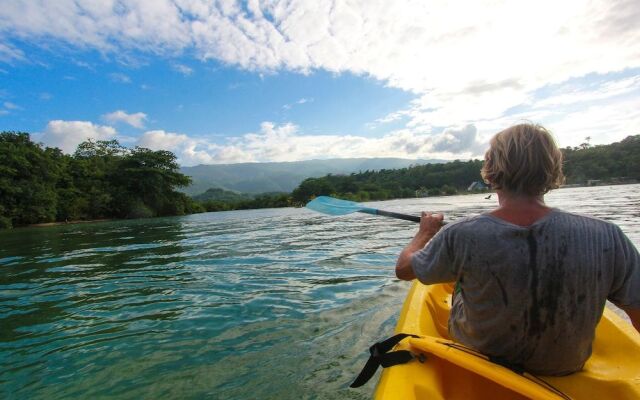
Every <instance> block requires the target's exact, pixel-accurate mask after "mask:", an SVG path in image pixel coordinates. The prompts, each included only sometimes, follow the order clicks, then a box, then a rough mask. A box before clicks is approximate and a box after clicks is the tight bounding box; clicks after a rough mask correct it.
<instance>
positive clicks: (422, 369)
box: [376, 281, 640, 400]
mask: <svg viewBox="0 0 640 400" xmlns="http://www.w3.org/2000/svg"><path fill="white" fill-rule="evenodd" d="M451 291H452V286H451V285H444V284H440V285H429V286H426V285H423V284H421V283H419V282H417V281H415V282H414V283H413V286H412V287H411V290H410V292H409V294H408V295H407V300H406V301H405V304H404V306H403V308H402V312H401V315H400V318H399V320H398V324H397V326H396V333H400V332H402V333H412V334H416V335H420V336H421V337H422V338H420V339H413V338H408V339H405V340H403V341H402V342H400V343H399V344H398V346H397V347H396V349H397V350H400V349H406V350H410V351H412V352H413V353H420V354H424V355H425V356H426V360H425V361H424V362H423V363H420V362H418V361H417V360H413V361H410V362H409V363H407V364H402V365H396V366H393V367H390V368H386V369H384V371H383V373H382V376H381V378H380V381H379V383H378V387H377V389H376V399H385V400H386V399H429V400H432V399H433V400H438V399H495V400H501V399H505V400H506V399H514V400H516V399H548V400H557V399H567V398H570V399H574V400H578V399H597V398H615V399H639V398H640V362H639V361H638V357H639V356H640V335H638V333H637V332H635V329H634V328H633V326H632V325H631V324H630V323H628V322H626V321H624V320H623V319H622V318H620V317H619V316H617V315H616V314H615V313H614V312H612V311H611V310H608V309H605V312H604V315H603V317H602V319H601V321H600V323H599V325H598V327H597V330H596V339H595V341H594V343H593V353H592V355H591V358H589V360H588V361H587V363H586V364H585V367H584V369H583V370H582V371H580V372H577V373H575V374H572V375H569V376H565V377H549V376H544V377H540V379H541V380H538V379H537V378H536V377H533V376H531V375H528V374H525V376H522V375H519V374H517V373H515V372H513V371H511V370H509V369H507V368H504V367H502V366H499V365H497V364H494V363H492V362H490V361H488V360H486V359H485V358H484V357H483V356H481V355H479V354H477V353H476V354H473V353H474V352H473V351H470V350H469V349H467V348H464V347H463V346H460V345H457V344H455V343H454V342H452V341H451V340H450V338H449V333H448V328H447V325H448V318H449V310H450V307H451Z"/></svg>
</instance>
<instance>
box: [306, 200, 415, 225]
mask: <svg viewBox="0 0 640 400" xmlns="http://www.w3.org/2000/svg"><path fill="white" fill-rule="evenodd" d="M307 208H309V209H311V210H313V211H317V212H320V213H323V214H327V215H346V214H351V213H354V212H361V213H365V214H371V215H382V216H385V217H391V218H397V219H404V220H407V221H413V222H420V217H416V216H414V215H407V214H400V213H395V212H391V211H383V210H378V209H375V208H370V207H365V206H363V205H361V204H358V203H356V202H353V201H349V200H341V199H336V198H334V197H329V196H318V197H316V198H315V199H313V200H311V201H310V202H308V203H307Z"/></svg>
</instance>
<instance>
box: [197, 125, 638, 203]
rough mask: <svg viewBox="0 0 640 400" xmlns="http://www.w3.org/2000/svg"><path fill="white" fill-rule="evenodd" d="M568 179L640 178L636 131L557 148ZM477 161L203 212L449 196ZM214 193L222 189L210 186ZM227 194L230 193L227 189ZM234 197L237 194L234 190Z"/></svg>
mask: <svg viewBox="0 0 640 400" xmlns="http://www.w3.org/2000/svg"><path fill="white" fill-rule="evenodd" d="M562 152H563V154H564V159H565V163H564V172H565V175H566V177H567V183H568V184H581V185H584V184H588V183H589V181H593V180H600V181H602V182H603V183H616V182H619V183H622V182H633V181H638V180H640V135H636V136H629V137H627V138H626V139H624V140H623V141H622V142H619V143H612V144H610V145H600V146H590V145H589V143H588V142H586V143H584V144H582V145H581V146H579V147H575V148H570V147H569V148H566V149H562ZM481 167H482V161H479V160H471V161H453V162H450V163H444V164H443V163H437V164H427V165H418V166H413V167H408V168H400V169H383V170H380V171H377V172H374V171H365V172H360V173H352V174H349V175H332V174H329V175H326V176H324V177H321V178H308V179H306V180H304V181H303V182H302V183H301V184H300V185H299V186H298V187H297V188H296V189H295V190H294V191H293V192H292V193H291V195H290V196H286V195H284V194H278V195H263V196H261V197H259V198H256V199H254V200H252V201H248V200H242V199H231V200H228V201H225V200H223V199H222V198H220V197H218V198H216V199H215V200H211V199H210V200H208V201H207V202H205V203H204V206H205V208H206V209H207V210H208V211H218V210H233V209H245V208H264V207H287V206H290V205H298V206H300V205H304V204H305V203H306V202H307V201H309V200H311V199H312V198H314V197H316V196H320V195H331V196H336V197H340V198H343V199H350V200H355V201H367V200H385V199H392V198H406V197H416V196H438V195H451V194H456V193H460V192H466V191H467V188H468V187H469V186H470V184H471V183H473V182H479V181H481V180H482V179H481V177H480V168H481ZM214 192H215V193H217V194H219V195H220V194H222V193H224V192H225V191H223V190H222V189H215V190H214ZM226 193H227V194H228V193H230V192H226ZM236 196H238V195H237V194H236Z"/></svg>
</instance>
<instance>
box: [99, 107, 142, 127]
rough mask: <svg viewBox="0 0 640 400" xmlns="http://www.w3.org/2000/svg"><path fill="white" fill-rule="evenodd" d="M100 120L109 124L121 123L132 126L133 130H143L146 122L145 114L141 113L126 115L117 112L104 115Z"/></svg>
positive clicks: (122, 112)
mask: <svg viewBox="0 0 640 400" xmlns="http://www.w3.org/2000/svg"><path fill="white" fill-rule="evenodd" d="M102 119H104V120H105V121H107V122H109V123H111V124H116V123H118V122H123V123H125V124H128V125H131V126H133V127H134V128H138V129H143V128H144V121H146V120H147V114H145V113H143V112H137V113H133V114H127V112H126V111H123V110H117V111H114V112H111V113H108V114H104V115H103V116H102Z"/></svg>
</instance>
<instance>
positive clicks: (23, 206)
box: [0, 132, 640, 228]
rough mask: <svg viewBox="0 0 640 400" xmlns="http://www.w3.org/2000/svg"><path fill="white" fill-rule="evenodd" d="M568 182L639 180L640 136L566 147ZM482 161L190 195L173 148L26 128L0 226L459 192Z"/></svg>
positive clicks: (14, 135)
mask: <svg viewBox="0 0 640 400" xmlns="http://www.w3.org/2000/svg"><path fill="white" fill-rule="evenodd" d="M562 152H563V155H564V172H565V175H566V178H567V183H568V184H585V183H587V182H588V181H589V180H601V181H605V182H615V181H626V182H632V181H638V180H640V135H635V136H629V137H627V138H626V139H624V140H622V141H621V142H618V143H612V144H609V145H599V146H591V145H590V144H589V143H588V140H587V142H585V143H583V144H582V145H580V146H578V147H567V148H564V149H562ZM481 167H482V161H480V160H470V161H453V162H449V163H442V164H426V165H418V166H412V167H408V168H400V169H383V170H380V171H363V172H359V173H352V174H349V175H331V174H329V175H326V176H323V177H320V178H308V179H306V180H304V181H303V182H302V183H301V184H300V185H299V186H298V187H297V188H296V189H295V190H293V192H291V193H265V194H261V195H258V196H250V195H247V194H239V193H235V192H231V191H227V190H224V189H220V188H212V189H210V190H208V191H207V192H205V193H203V194H202V195H199V196H194V198H190V197H188V196H186V195H185V194H184V193H181V192H180V191H178V188H181V187H185V186H187V185H189V183H190V181H191V180H190V178H189V177H188V176H186V175H183V174H181V173H180V172H179V167H178V164H177V162H176V156H175V155H174V154H173V153H171V152H168V151H152V150H149V149H146V148H142V147H136V148H133V149H129V148H125V147H123V146H121V145H120V144H119V143H118V142H117V141H116V140H110V141H92V140H89V141H86V142H83V143H81V144H80V145H79V146H78V148H77V150H76V151H75V153H74V154H72V155H67V154H63V153H62V151H61V150H60V149H57V148H50V147H44V146H43V145H41V144H38V143H34V142H32V141H31V140H30V138H29V135H28V134H27V133H23V132H1V133H0V228H7V227H12V226H21V225H29V224H35V223H41V222H53V221H75V220H95V219H105V218H106V219H109V218H144V217H155V216H169V215H184V214H190V213H197V212H203V211H228V210H243V209H255V208H276V207H291V206H303V205H304V204H305V203H306V202H308V201H309V200H311V199H313V198H314V197H316V196H320V195H330V196H336V197H340V198H343V199H350V200H354V201H369V200H386V199H393V198H408V197H416V196H437V195H452V194H456V193H459V192H461V191H465V192H466V190H467V188H468V186H469V185H470V183H472V182H474V181H481V177H480V168H481Z"/></svg>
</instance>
